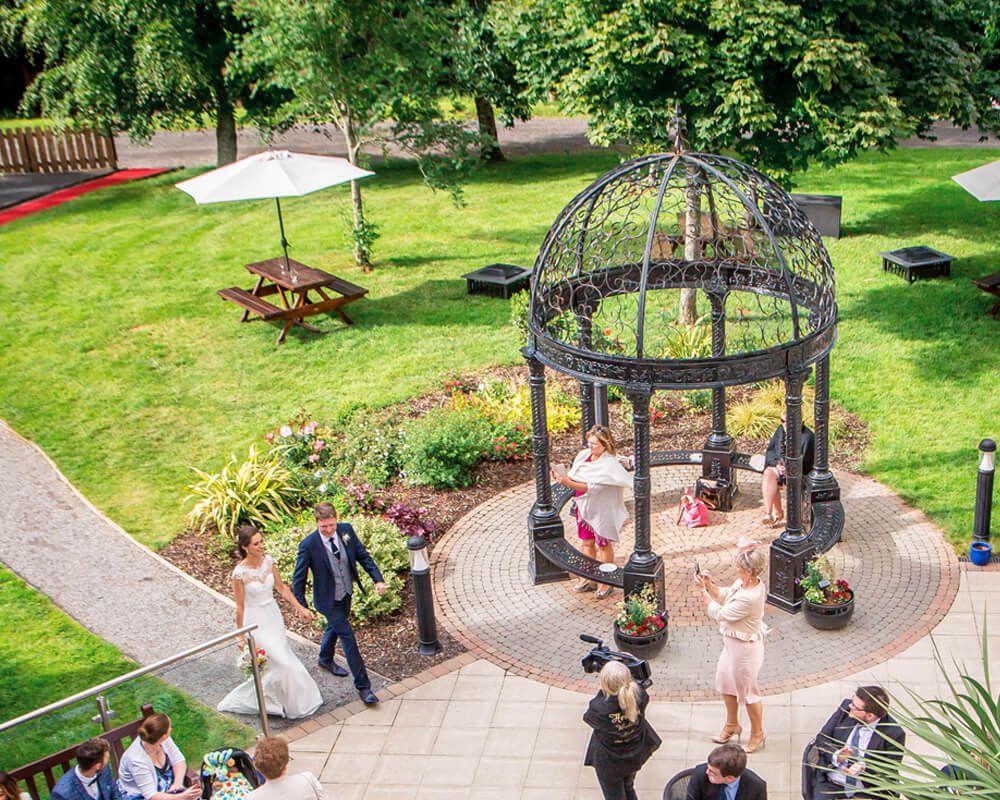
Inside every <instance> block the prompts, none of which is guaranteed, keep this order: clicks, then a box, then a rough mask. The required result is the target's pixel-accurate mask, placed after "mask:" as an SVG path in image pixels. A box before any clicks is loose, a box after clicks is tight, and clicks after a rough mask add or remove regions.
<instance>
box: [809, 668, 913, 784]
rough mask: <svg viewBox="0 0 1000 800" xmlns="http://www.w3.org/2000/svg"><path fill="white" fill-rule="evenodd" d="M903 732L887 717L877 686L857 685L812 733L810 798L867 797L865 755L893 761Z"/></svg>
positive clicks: (900, 756)
mask: <svg viewBox="0 0 1000 800" xmlns="http://www.w3.org/2000/svg"><path fill="white" fill-rule="evenodd" d="M905 743H906V733H905V732H904V731H903V729H902V728H901V727H899V725H898V724H897V723H896V720H894V719H893V718H892V717H891V716H889V695H888V693H887V692H886V691H885V689H883V688H882V687H881V686H860V687H858V690H857V691H856V692H855V693H854V697H852V698H850V699H849V700H844V701H843V702H842V703H841V704H840V707H839V708H838V709H837V710H836V711H834V712H833V715H832V716H831V717H830V719H828V720H827V721H826V724H825V725H824V726H823V729H822V730H821V731H820V732H819V734H818V735H817V736H816V746H817V748H818V749H819V762H818V763H817V769H816V771H815V773H814V774H813V800H833V798H837V799H838V800H840V799H841V798H843V797H845V796H847V797H859V798H863V797H871V795H870V794H868V793H866V792H865V780H864V772H865V756H866V755H868V754H877V755H878V756H879V757H880V758H882V759H883V763H885V762H884V759H891V760H892V761H894V762H896V763H897V764H898V763H899V762H900V761H901V760H902V759H903V750H902V747H903V745H904V744H905Z"/></svg>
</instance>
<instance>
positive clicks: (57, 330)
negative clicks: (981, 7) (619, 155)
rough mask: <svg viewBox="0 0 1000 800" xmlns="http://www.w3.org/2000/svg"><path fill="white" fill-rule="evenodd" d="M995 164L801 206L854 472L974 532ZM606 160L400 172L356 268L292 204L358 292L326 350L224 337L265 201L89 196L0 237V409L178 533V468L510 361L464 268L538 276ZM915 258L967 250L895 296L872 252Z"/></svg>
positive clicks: (842, 177) (379, 201) (146, 538)
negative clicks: (462, 194)
mask: <svg viewBox="0 0 1000 800" xmlns="http://www.w3.org/2000/svg"><path fill="white" fill-rule="evenodd" d="M997 157H1000V152H998V151H996V150H992V151H991V150H971V149H970V150H941V149H917V150H901V151H898V152H897V153H895V154H893V155H892V156H891V157H886V156H881V155H869V156H866V157H864V158H861V159H859V160H857V161H855V162H853V163H851V164H849V165H846V166H843V167H840V168H838V169H835V170H815V171H810V172H809V173H808V174H806V175H804V176H803V177H802V179H801V181H800V188H801V190H803V191H812V192H826V193H842V194H843V195H844V196H845V200H844V225H845V231H844V232H845V238H844V239H842V240H840V241H838V242H831V243H830V252H831V255H832V257H833V260H834V264H835V266H836V268H837V276H838V300H839V303H840V308H841V314H842V324H841V327H840V339H839V343H838V346H837V349H836V350H835V351H834V359H833V393H834V396H835V398H836V399H837V400H838V401H840V402H841V403H843V404H844V405H845V406H846V407H847V408H848V409H849V410H851V411H854V412H856V413H858V414H860V415H861V416H862V417H863V418H864V419H865V420H866V421H867V422H868V423H869V424H870V425H871V427H872V429H873V431H874V434H875V438H874V443H873V446H872V448H871V451H870V454H869V458H868V461H867V463H866V468H867V469H868V470H869V471H870V472H871V474H872V475H874V476H875V477H876V478H878V479H880V480H882V481H884V482H886V483H888V484H889V485H891V486H892V487H893V488H895V489H896V490H897V491H898V492H899V493H900V494H901V495H903V496H904V497H905V498H906V499H907V500H909V501H911V502H913V503H915V504H917V505H918V506H919V507H921V508H922V509H924V510H925V511H927V513H928V514H929V515H930V516H932V517H933V518H934V519H935V521H937V522H938V523H939V524H941V525H942V526H943V527H945V528H946V529H947V530H948V532H949V535H950V536H951V537H952V538H953V539H954V540H955V541H956V542H960V541H962V540H964V539H966V538H967V537H968V533H969V530H970V526H971V518H972V498H973V493H974V483H975V465H974V456H975V446H976V444H977V442H978V441H979V439H980V438H982V437H983V436H985V435H996V434H998V433H1000V430H997V429H996V425H997V423H996V420H997V419H998V418H1000V413H998V412H1000V400H998V398H997V395H996V393H995V391H994V389H995V386H996V383H997V377H998V376H1000V369H998V367H1000V356H998V351H997V347H996V341H997V336H998V335H1000V327H998V323H997V322H995V321H994V320H992V319H989V318H987V317H986V316H985V314H984V312H985V310H986V308H987V307H988V305H989V301H988V299H987V298H986V297H985V296H984V295H982V293H981V292H979V291H978V290H976V289H975V288H974V287H973V286H972V285H971V284H970V283H969V281H968V278H969V277H972V276H975V275H980V274H984V273H987V272H991V271H995V270H996V269H997V268H998V266H997V265H998V264H1000V235H998V232H1000V208H998V207H997V206H996V205H994V206H989V205H988V204H979V203H977V202H976V201H975V200H974V199H973V198H972V197H970V196H969V195H967V194H966V193H965V192H964V191H963V190H962V189H961V188H960V187H958V186H957V185H956V184H954V183H953V182H952V181H951V180H950V179H949V176H950V175H952V174H955V173H957V172H960V171H962V170H965V169H969V168H971V167H974V166H977V165H980V164H983V163H986V162H988V161H990V160H991V159H995V158H997ZM614 163H615V160H614V157H612V156H605V155H582V156H577V157H574V158H566V157H559V156H551V157H538V158H526V159H518V160H515V161H513V162H509V163H506V164H501V165H499V166H496V167H490V168H489V169H487V170H485V171H483V172H482V173H480V174H479V176H478V177H477V178H476V179H475V180H474V181H473V182H472V183H471V184H470V185H469V186H468V189H467V193H466V199H467V201H468V203H467V205H466V206H465V207H463V208H458V209H456V208H455V207H454V206H452V204H451V203H450V201H449V200H448V198H447V197H445V196H444V195H441V194H432V193H430V192H429V191H428V190H427V189H425V188H423V187H422V186H421V185H420V183H419V178H418V176H417V175H416V173H415V171H414V170H413V169H412V168H411V167H409V166H406V165H403V166H399V165H393V166H384V167H381V168H380V169H379V174H378V175H377V176H376V177H375V178H373V179H371V180H370V181H368V182H367V184H366V185H365V190H366V195H365V196H366V201H367V204H368V205H367V207H368V211H369V213H370V215H371V218H372V219H373V220H374V221H376V222H377V223H378V224H379V225H380V226H381V228H382V232H383V237H382V239H381V240H380V241H379V242H378V244H377V252H376V257H377V259H378V268H377V269H376V271H375V272H374V273H373V274H371V275H363V274H361V273H360V272H359V271H358V270H356V269H355V268H354V267H353V266H352V265H351V261H350V257H349V254H348V248H347V246H346V244H345V243H344V240H343V231H344V230H345V227H346V221H345V219H346V214H347V208H348V199H347V190H346V188H339V189H333V190H329V191H325V192H320V193H317V194H315V195H311V196H309V197H306V198H301V199H296V200H290V201H288V202H287V203H285V204H283V208H284V210H285V220H286V225H287V231H288V237H289V239H290V240H291V241H292V243H293V250H292V255H293V256H294V257H296V258H298V259H300V260H302V261H304V262H306V263H309V264H313V265H315V266H317V267H321V268H325V269H328V270H330V271H332V272H335V273H337V274H339V275H341V276H342V277H345V278H347V279H348V280H350V281H352V282H355V283H359V284H361V285H363V286H366V287H368V288H369V289H370V290H371V293H370V295H369V297H368V298H366V299H365V300H362V301H360V302H359V303H356V304H354V305H353V306H351V311H350V313H351V316H352V317H353V318H354V320H355V321H356V323H357V324H356V325H355V326H354V327H352V328H344V327H343V326H341V325H340V324H339V323H337V322H334V321H330V322H324V323H322V324H323V325H325V326H326V327H327V329H329V330H331V331H332V333H331V334H330V335H328V336H322V337H319V336H315V335H313V334H309V333H301V332H300V333H293V334H292V335H290V336H289V340H288V342H287V343H286V344H285V345H284V346H283V347H275V345H274V339H275V335H276V330H275V329H274V328H273V327H271V326H268V325H264V324H261V323H253V324H250V325H242V326H241V325H237V324H236V318H237V317H238V311H237V309H236V308H235V307H233V306H230V305H226V304H223V303H222V301H221V300H220V299H219V298H218V297H216V296H215V290H216V289H219V288H221V287H224V286H232V285H243V286H248V285H250V284H249V279H248V276H247V274H246V273H245V272H244V271H243V270H242V268H241V266H240V265H241V264H243V263H245V262H248V261H253V260H258V259H261V258H266V257H270V256H274V255H277V254H278V252H279V249H278V244H277V230H276V228H277V226H276V220H275V215H274V207H273V203H268V202H257V203H242V204H235V203H234V204H220V205H215V206H207V207H201V208H199V207H196V206H195V205H194V203H193V202H192V201H191V200H190V199H189V198H188V197H187V196H186V195H184V194H182V193H181V192H179V191H177V190H175V189H173V188H172V185H173V183H175V182H176V181H178V180H180V179H182V178H183V177H186V176H187V175H190V174H193V173H180V174H177V173H175V174H172V175H168V176H164V177H161V178H157V179H153V180H151V181H147V182H142V183H135V184H131V185H125V186H120V187H115V188H112V189H107V190H103V191H101V192H96V193H93V194H90V195H86V196H84V197H82V198H80V199H78V200H75V201H73V202H72V203H69V204H67V205H64V206H62V207H60V208H57V209H55V210H52V211H48V212H45V213H44V214H41V215H37V216H34V217H29V218H26V219H24V220H21V221H18V222H16V223H13V224H11V225H8V226H5V227H4V228H3V229H2V231H0V237H2V239H3V248H2V256H0V259H2V262H3V269H2V270H0V303H2V304H3V305H4V307H6V308H8V309H10V308H15V309H16V311H15V312H14V316H15V317H16V324H8V325H6V326H4V327H3V329H2V330H0V363H3V365H4V373H5V380H4V381H3V383H2V385H0V415H2V416H3V417H4V418H6V419H8V420H9V421H10V422H11V424H13V426H14V427H15V428H16V429H18V430H19V431H20V432H22V433H23V434H25V435H26V436H29V437H31V438H33V439H35V440H36V441H38V442H39V444H40V445H41V446H42V447H44V448H45V450H46V451H47V452H48V453H49V454H50V455H52V457H53V458H54V459H55V460H56V462H57V463H58V464H59V466H60V468H61V469H62V470H63V471H64V472H65V473H66V474H67V476H68V477H69V479H70V480H71V481H73V482H74V483H75V484H76V485H77V486H78V487H79V488H80V489H81V490H82V491H83V492H84V493H85V494H86V495H87V496H88V497H89V498H90V499H91V500H93V501H94V502H95V503H96V504H97V505H98V506H99V507H101V508H102V509H103V510H104V511H106V512H107V513H108V514H110V516H111V517H112V518H114V519H115V520H116V521H118V522H120V523H121V524H122V525H123V526H124V527H125V528H126V530H128V531H129V532H130V533H132V534H134V535H135V536H136V537H137V538H138V539H140V540H141V541H143V542H145V543H147V544H150V545H153V546H159V545H162V544H163V543H164V542H166V541H168V540H169V539H170V538H171V537H172V536H174V535H175V534H176V533H177V531H178V530H179V529H180V527H181V525H182V524H183V509H182V507H181V499H182V498H183V496H184V495H185V485H186V483H187V482H188V481H189V478H190V475H189V473H188V470H187V467H188V465H198V466H201V467H205V468H215V467H217V466H219V465H220V464H221V462H222V459H223V456H224V454H225V453H227V452H229V451H239V452H242V451H245V449H246V447H247V445H249V444H250V443H251V442H253V441H254V440H256V439H258V437H259V436H260V435H261V434H262V433H263V432H264V431H265V430H266V429H269V428H270V427H271V426H273V425H274V424H276V423H278V422H280V421H282V420H283V419H284V418H286V417H288V416H290V415H292V414H294V413H295V412H296V411H298V410H299V409H300V408H305V409H307V410H308V411H309V412H310V413H312V414H314V415H316V416H318V417H320V418H329V417H331V416H332V415H333V414H334V413H335V412H336V411H337V410H338V409H340V408H343V407H345V406H347V405H349V404H351V403H370V404H385V403H389V402H394V401H399V400H405V399H406V398H408V397H411V396H413V395H414V394H416V393H419V392H422V391H424V390H426V389H429V388H431V387H433V386H435V385H436V384H437V383H438V381H439V380H440V378H441V376H442V375H443V374H444V373H445V372H446V371H447V370H449V369H459V370H471V369H476V368H479V367H482V366H486V365H489V364H495V363H512V362H517V361H518V360H519V355H518V353H517V348H516V344H515V341H514V337H513V335H512V331H511V329H510V328H509V326H508V325H507V313H508V312H507V306H506V304H505V303H503V302H501V301H497V300H494V299H490V298H483V297H478V296H476V297H469V296H467V295H466V294H465V286H464V282H463V281H462V280H461V279H460V276H461V274H462V273H464V272H467V271H469V270H471V269H475V268H476V267H478V266H482V265H483V264H487V263H490V262H493V261H505V262H510V263H519V264H527V265H530V264H531V263H532V262H533V260H534V257H535V255H536V253H537V250H538V247H539V245H540V243H541V240H542V237H543V236H544V234H545V231H546V229H547V228H548V226H549V225H550V224H551V222H552V221H553V220H554V219H555V217H556V215H557V214H558V212H559V210H560V209H561V207H562V206H563V205H564V204H565V203H566V202H568V201H569V199H570V198H571V197H572V196H573V195H574V194H575V193H576V192H577V191H579V190H580V189H582V188H583V187H584V186H586V185H587V183H589V182H590V181H591V180H592V179H593V178H594V177H596V175H598V174H599V173H601V172H603V171H605V170H606V169H608V168H609V167H610V166H612V165H613V164H614ZM919 243H924V244H928V245H931V246H934V247H937V248H938V249H941V250H944V251H946V252H949V253H952V254H954V255H956V256H958V257H959V261H958V262H957V263H956V264H955V267H954V270H953V278H952V280H950V281H944V280H935V281H924V282H918V283H916V284H914V285H912V286H911V285H908V284H906V283H905V282H904V281H902V280H901V279H900V278H898V277H895V276H891V275H885V274H883V273H882V272H881V270H880V268H879V265H880V261H879V257H878V251H880V250H888V249H895V248H897V247H900V246H904V245H909V244H919Z"/></svg>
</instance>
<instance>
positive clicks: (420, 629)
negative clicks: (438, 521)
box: [406, 536, 441, 656]
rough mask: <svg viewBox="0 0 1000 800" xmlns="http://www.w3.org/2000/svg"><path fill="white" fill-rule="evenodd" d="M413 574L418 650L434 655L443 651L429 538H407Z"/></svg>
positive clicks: (427, 654)
mask: <svg viewBox="0 0 1000 800" xmlns="http://www.w3.org/2000/svg"><path fill="white" fill-rule="evenodd" d="M406 549H407V550H408V551H409V553H410V574H411V575H412V576H413V598H414V600H415V601H416V604H417V639H418V641H417V652H418V653H419V654H420V655H422V656H433V655H436V654H438V653H440V652H441V642H439V641H438V635H437V623H436V622H435V620H434V596H433V595H432V594H431V564H430V561H428V560H427V540H426V539H425V538H424V537H423V536H411V537H410V538H409V539H407V540H406Z"/></svg>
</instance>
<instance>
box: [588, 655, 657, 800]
mask: <svg viewBox="0 0 1000 800" xmlns="http://www.w3.org/2000/svg"><path fill="white" fill-rule="evenodd" d="M648 703H649V696H648V695H647V694H646V691H645V689H643V688H642V687H641V686H640V685H639V684H638V683H636V682H635V681H634V680H632V674H631V673H630V672H629V671H628V667H626V666H625V665H624V664H622V663H621V662H620V661H609V662H608V663H607V664H605V665H604V666H603V667H602V668H601V690H600V691H599V692H598V693H597V695H596V696H595V697H594V699H593V700H591V701H590V706H589V707H588V708H587V713H586V714H584V715H583V721H584V722H586V723H587V724H588V725H589V726H590V727H591V728H593V729H594V732H593V733H592V734H591V735H590V744H589V745H588V746H587V756H586V758H584V761H583V763H584V764H585V765H586V766H588V767H593V768H594V770H595V771H596V772H597V781H598V783H600V784H601V791H602V792H603V793H604V800H637V798H636V794H635V776H636V774H637V773H638V772H639V770H640V769H641V767H642V765H643V764H645V763H646V760H647V759H648V758H649V757H650V756H651V755H652V754H653V751H654V750H656V748H657V747H659V746H660V737H659V736H657V735H656V731H654V730H653V728H652V727H651V726H650V724H649V722H647V721H646V717H645V713H644V712H645V711H646V706H647V704H648Z"/></svg>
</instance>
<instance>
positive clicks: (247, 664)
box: [236, 647, 267, 678]
mask: <svg viewBox="0 0 1000 800" xmlns="http://www.w3.org/2000/svg"><path fill="white" fill-rule="evenodd" d="M254 661H256V662H257V669H258V671H259V672H260V673H261V675H263V674H264V670H265V669H266V668H267V650H265V649H264V648H263V647H258V648H257V649H256V650H255V651H254V652H253V653H252V654H251V652H250V648H249V647H245V648H243V649H242V650H241V651H240V655H239V658H237V659H236V666H238V667H239V668H240V671H241V672H242V673H243V674H244V675H246V676H247V677H248V678H249V677H250V676H251V675H253V662H254Z"/></svg>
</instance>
